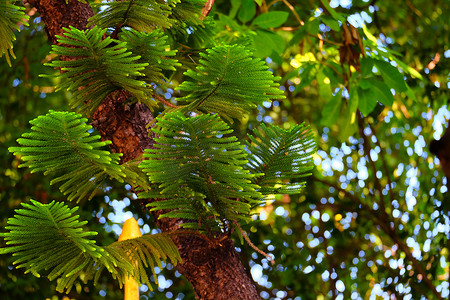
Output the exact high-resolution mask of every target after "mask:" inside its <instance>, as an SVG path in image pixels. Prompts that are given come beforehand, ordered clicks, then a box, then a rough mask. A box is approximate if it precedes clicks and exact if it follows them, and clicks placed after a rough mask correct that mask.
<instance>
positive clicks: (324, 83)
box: [317, 70, 332, 101]
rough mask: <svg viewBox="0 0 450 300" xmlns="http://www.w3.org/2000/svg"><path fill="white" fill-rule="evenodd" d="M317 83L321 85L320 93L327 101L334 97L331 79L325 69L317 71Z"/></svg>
mask: <svg viewBox="0 0 450 300" xmlns="http://www.w3.org/2000/svg"><path fill="white" fill-rule="evenodd" d="M317 84H318V85H319V95H320V97H321V98H322V99H324V100H325V101H329V100H330V99H331V97H332V93H331V85H330V79H329V78H328V77H327V76H326V75H325V73H324V72H323V70H320V71H319V72H318V73H317Z"/></svg>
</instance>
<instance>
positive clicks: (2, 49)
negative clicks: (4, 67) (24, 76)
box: [0, 1, 30, 67]
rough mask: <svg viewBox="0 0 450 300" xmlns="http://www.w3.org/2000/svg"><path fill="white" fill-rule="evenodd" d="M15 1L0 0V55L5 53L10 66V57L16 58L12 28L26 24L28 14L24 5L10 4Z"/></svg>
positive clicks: (18, 29)
mask: <svg viewBox="0 0 450 300" xmlns="http://www.w3.org/2000/svg"><path fill="white" fill-rule="evenodd" d="M13 2H15V1H1V2H0V57H2V56H3V54H4V55H5V58H6V61H7V62H8V65H9V66H10V67H11V59H10V57H9V56H10V55H11V57H12V58H16V56H15V55H14V52H13V42H14V41H15V40H16V36H15V35H14V30H17V31H20V26H19V25H18V24H20V23H21V24H23V25H25V26H28V22H27V21H28V19H29V18H30V17H29V16H28V15H26V14H25V13H24V10H25V7H21V6H17V5H14V4H12V3H13Z"/></svg>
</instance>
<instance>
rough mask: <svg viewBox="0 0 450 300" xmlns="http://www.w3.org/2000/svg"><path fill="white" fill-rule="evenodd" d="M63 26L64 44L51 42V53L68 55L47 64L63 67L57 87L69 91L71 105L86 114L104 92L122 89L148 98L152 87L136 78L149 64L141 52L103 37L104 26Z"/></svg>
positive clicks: (60, 40) (136, 95)
mask: <svg viewBox="0 0 450 300" xmlns="http://www.w3.org/2000/svg"><path fill="white" fill-rule="evenodd" d="M118 3H119V2H118ZM120 3H121V2H120ZM64 30H65V33H64V35H63V36H58V42H59V43H61V44H63V45H64V46H58V45H53V46H52V52H51V53H52V54H57V55H59V56H65V57H68V58H70V59H69V60H54V61H52V62H51V63H48V64H46V65H48V66H51V67H55V68H61V70H62V71H64V73H63V74H60V75H58V78H61V83H60V84H58V85H57V90H61V89H67V90H68V91H70V92H72V97H71V99H70V103H69V104H70V106H71V107H72V108H78V109H79V110H80V111H81V112H82V113H86V114H88V115H89V114H91V113H92V112H93V111H94V110H95V109H96V108H97V107H98V106H99V105H100V103H101V102H102V101H103V99H104V98H105V97H106V96H107V95H109V94H110V93H111V92H114V91H117V90H122V89H124V90H127V91H128V92H130V93H131V94H132V95H133V96H135V97H136V98H137V99H139V100H145V99H146V98H149V97H148V95H149V94H150V93H151V88H150V87H149V86H148V85H146V83H145V82H144V81H142V80H138V79H136V77H137V76H143V74H142V73H141V71H143V70H144V69H145V67H146V66H147V65H148V64H147V63H140V62H138V60H139V58H140V56H137V55H133V54H132V53H131V52H130V51H128V50H127V48H126V43H125V42H121V41H117V40H114V39H111V38H110V37H107V38H106V39H103V34H104V33H105V32H106V29H103V30H100V29H99V28H97V27H94V28H92V29H88V30H84V31H83V30H78V29H76V28H74V27H70V29H67V28H65V29H64ZM147 102H148V101H147ZM147 102H146V103H147ZM147 104H148V103H147Z"/></svg>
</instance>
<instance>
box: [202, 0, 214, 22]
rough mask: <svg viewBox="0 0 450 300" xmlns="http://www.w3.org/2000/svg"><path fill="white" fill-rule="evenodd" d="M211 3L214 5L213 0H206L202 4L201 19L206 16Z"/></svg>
mask: <svg viewBox="0 0 450 300" xmlns="http://www.w3.org/2000/svg"><path fill="white" fill-rule="evenodd" d="M213 5H214V0H208V1H206V2H205V5H203V9H202V19H204V18H206V17H207V16H208V14H209V12H210V11H211V9H212V7H213Z"/></svg>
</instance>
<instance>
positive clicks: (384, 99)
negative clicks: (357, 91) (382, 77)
mask: <svg viewBox="0 0 450 300" xmlns="http://www.w3.org/2000/svg"><path fill="white" fill-rule="evenodd" d="M369 83H370V85H371V86H370V90H369V91H370V92H371V94H373V95H374V96H376V97H377V98H376V99H377V100H378V101H379V102H380V103H382V104H384V105H387V106H391V105H392V103H394V96H393V95H392V93H391V90H390V89H389V87H388V86H387V85H386V83H384V82H383V81H379V80H369Z"/></svg>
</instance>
